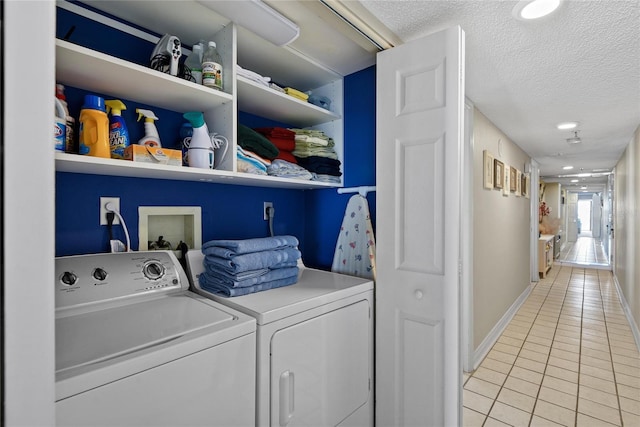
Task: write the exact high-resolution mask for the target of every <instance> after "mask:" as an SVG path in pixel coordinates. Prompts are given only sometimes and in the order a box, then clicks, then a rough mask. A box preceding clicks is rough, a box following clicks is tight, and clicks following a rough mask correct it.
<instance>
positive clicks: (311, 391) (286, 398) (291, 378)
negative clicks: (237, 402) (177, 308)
mask: <svg viewBox="0 0 640 427" xmlns="http://www.w3.org/2000/svg"><path fill="white" fill-rule="evenodd" d="M203 260H204V255H203V254H202V253H201V252H200V251H198V250H191V251H189V252H188V253H187V271H188V274H189V277H190V279H191V282H192V286H193V288H192V289H193V290H194V291H195V292H197V293H199V294H200V295H203V296H206V297H208V298H211V299H212V300H213V301H216V302H219V303H220V304H224V305H226V306H227V307H230V308H233V309H235V310H237V311H240V312H242V313H245V314H248V315H250V316H252V317H253V318H255V319H256V322H257V336H256V339H257V346H256V352H257V353H256V374H257V382H256V425H257V426H283V427H284V426H342V427H346V426H359V427H363V426H372V425H373V390H374V385H373V282H372V281H370V280H366V279H361V278H357V277H352V276H346V275H342V274H336V273H331V272H327V271H321V270H316V269H311V268H306V267H305V266H304V265H302V264H301V263H300V265H299V266H300V271H299V275H298V282H297V283H296V284H294V285H290V286H285V287H282V288H276V289H270V290H267V291H262V292H257V293H253V294H249V295H243V296H239V297H231V298H227V297H223V296H220V295H216V294H212V293H209V292H207V291H205V290H203V289H201V288H200V286H199V283H198V276H199V275H200V273H202V271H203V270H204V267H203V264H202V262H203Z"/></svg>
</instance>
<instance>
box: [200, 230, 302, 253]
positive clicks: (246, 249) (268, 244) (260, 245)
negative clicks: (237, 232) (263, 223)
mask: <svg viewBox="0 0 640 427" xmlns="http://www.w3.org/2000/svg"><path fill="white" fill-rule="evenodd" d="M297 246H298V239H297V238H296V237H295V236H286V235H285V236H273V237H260V238H256V239H244V240H210V241H208V242H206V243H204V244H203V245H202V253H203V254H205V255H213V254H209V253H208V252H207V249H209V248H213V247H218V248H226V249H228V250H229V251H228V252H226V254H227V255H224V256H223V255H219V254H218V253H216V254H215V255H216V256H221V257H222V258H230V257H232V256H235V255H240V254H247V253H251V252H259V251H267V250H272V249H282V248H286V247H292V248H296V247H297Z"/></svg>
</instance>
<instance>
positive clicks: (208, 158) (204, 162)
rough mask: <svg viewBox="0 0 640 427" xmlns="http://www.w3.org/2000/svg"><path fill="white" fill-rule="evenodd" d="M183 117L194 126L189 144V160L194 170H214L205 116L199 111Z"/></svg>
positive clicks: (212, 153) (211, 147)
mask: <svg viewBox="0 0 640 427" xmlns="http://www.w3.org/2000/svg"><path fill="white" fill-rule="evenodd" d="M182 117H184V118H185V120H188V121H189V123H191V126H193V135H192V136H191V141H190V142H189V153H188V160H189V166H190V167H192V168H201V169H213V159H214V157H213V155H214V152H213V146H212V145H211V137H210V136H209V128H208V127H207V123H206V122H205V121H204V116H203V115H202V113H201V112H199V111H190V112H188V113H184V114H183V115H182Z"/></svg>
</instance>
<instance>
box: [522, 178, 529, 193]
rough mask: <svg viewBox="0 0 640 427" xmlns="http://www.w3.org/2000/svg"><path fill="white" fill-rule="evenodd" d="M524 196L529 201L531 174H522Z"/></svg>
mask: <svg viewBox="0 0 640 427" xmlns="http://www.w3.org/2000/svg"><path fill="white" fill-rule="evenodd" d="M522 195H523V196H524V197H526V198H527V199H528V198H529V174H528V173H523V174H522Z"/></svg>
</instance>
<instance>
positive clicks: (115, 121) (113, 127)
mask: <svg viewBox="0 0 640 427" xmlns="http://www.w3.org/2000/svg"><path fill="white" fill-rule="evenodd" d="M104 105H106V106H107V114H109V112H111V119H110V120H109V145H110V147H111V158H112V159H123V158H124V150H125V148H127V147H128V146H129V145H130V144H131V142H130V140H129V131H128V130H127V123H126V122H125V121H124V119H123V118H122V110H126V109H127V107H126V106H125V105H124V103H123V102H122V101H120V100H119V99H110V100H108V101H104Z"/></svg>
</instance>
